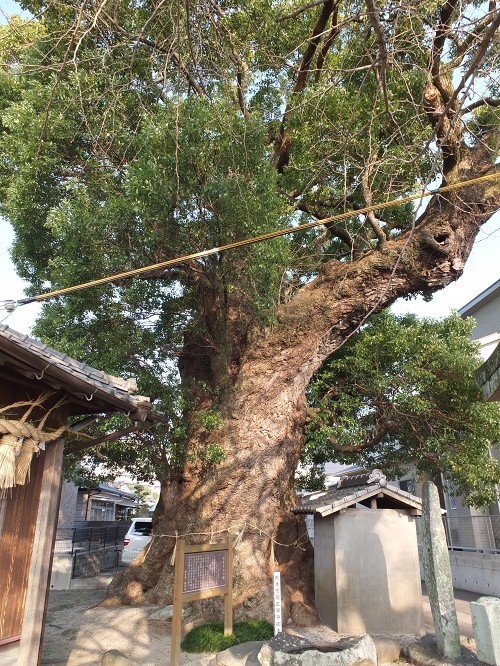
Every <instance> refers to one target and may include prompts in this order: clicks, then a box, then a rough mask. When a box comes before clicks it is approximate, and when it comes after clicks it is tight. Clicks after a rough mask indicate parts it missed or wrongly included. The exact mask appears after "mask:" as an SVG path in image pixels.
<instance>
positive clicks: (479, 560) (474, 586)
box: [418, 545, 500, 597]
mask: <svg viewBox="0 0 500 666" xmlns="http://www.w3.org/2000/svg"><path fill="white" fill-rule="evenodd" d="M418 551H419V559H420V575H421V577H422V580H425V579H424V572H423V568H422V553H421V546H420V545H419V547H418ZM449 553H450V565H451V575H452V577H453V587H454V588H455V589H456V590H467V591H468V592H477V593H478V594H483V595H485V596H488V597H500V554H499V553H476V552H468V551H466V550H450V551H449Z"/></svg>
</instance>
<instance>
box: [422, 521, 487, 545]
mask: <svg viewBox="0 0 500 666" xmlns="http://www.w3.org/2000/svg"><path fill="white" fill-rule="evenodd" d="M443 524H444V530H445V533H446V540H447V542H448V548H449V549H450V550H462V551H471V552H479V553H500V516H465V517H455V516H443ZM417 532H418V540H419V543H421V538H420V537H421V524H420V520H418V521H417Z"/></svg>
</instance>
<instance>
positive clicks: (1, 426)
mask: <svg viewBox="0 0 500 666" xmlns="http://www.w3.org/2000/svg"><path fill="white" fill-rule="evenodd" d="M50 395H51V394H49V393H44V394H42V395H40V396H39V397H38V398H37V399H36V400H34V401H31V402H28V401H26V402H16V403H14V404H12V405H7V406H6V407H3V408H1V409H0V414H5V413H6V412H10V411H12V410H14V409H19V408H21V407H28V409H27V410H26V412H25V413H24V414H23V416H21V418H19V419H11V418H9V419H7V418H0V491H2V490H6V489H7V488H13V487H14V486H23V485H24V484H25V483H27V482H28V481H29V471H30V466H31V460H32V458H33V455H34V454H38V453H39V452H40V451H41V450H42V451H43V450H44V449H45V444H46V442H52V441H54V440H56V439H58V438H59V437H60V436H61V435H62V433H63V432H64V431H65V430H66V426H62V427H60V428H58V429H57V430H54V431H51V432H49V431H46V430H44V429H43V428H44V426H45V422H46V421H47V419H48V417H49V416H50V414H51V413H52V412H53V411H54V410H55V409H57V408H58V407H60V406H61V405H62V404H63V402H64V400H59V401H58V402H57V403H56V404H55V405H54V406H53V407H51V408H50V409H49V410H47V412H46V413H45V415H44V417H43V419H42V420H41V421H40V422H39V423H38V424H37V425H33V423H30V422H28V417H29V415H30V414H31V412H32V411H33V409H35V407H41V406H42V405H43V403H44V402H45V401H46V400H47V399H48V398H49V397H50Z"/></svg>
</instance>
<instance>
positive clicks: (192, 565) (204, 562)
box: [183, 550, 227, 592]
mask: <svg viewBox="0 0 500 666" xmlns="http://www.w3.org/2000/svg"><path fill="white" fill-rule="evenodd" d="M226 563H227V551H226V550H212V551H208V552H201V553H186V554H185V556H184V585H183V592H198V591H199V590H209V589H212V588H214V587H225V586H226V585H227V564H226Z"/></svg>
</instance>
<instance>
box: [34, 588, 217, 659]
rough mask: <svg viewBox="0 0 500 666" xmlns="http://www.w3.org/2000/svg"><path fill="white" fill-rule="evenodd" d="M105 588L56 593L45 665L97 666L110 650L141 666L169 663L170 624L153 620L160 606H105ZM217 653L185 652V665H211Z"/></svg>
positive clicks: (51, 599)
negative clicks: (153, 614)
mask: <svg viewBox="0 0 500 666" xmlns="http://www.w3.org/2000/svg"><path fill="white" fill-rule="evenodd" d="M105 594H106V590H105V589H93V590H92V589H91V590H88V589H87V590H84V589H80V590H67V591H66V590H64V591H52V592H51V593H50V595H49V607H48V617H47V624H46V628H45V636H44V642H43V653H42V662H41V663H42V664H44V665H45V666H48V665H52V664H53V665H54V666H55V665H56V664H57V665H58V666H59V665H61V664H65V665H67V666H97V665H98V664H100V660H101V656H102V654H103V653H104V652H106V650H111V649H117V650H121V652H123V653H124V654H126V655H127V657H129V658H130V659H133V660H134V661H137V662H139V663H140V664H154V666H167V665H168V664H169V663H170V622H166V621H158V620H149V619H148V618H149V615H150V614H151V613H152V612H153V611H154V610H157V609H158V606H141V607H130V606H120V607H118V608H102V607H99V606H98V604H100V603H101V601H102V600H103V599H104V597H105ZM213 657H214V655H212V654H209V655H205V654H203V655H187V654H185V653H183V654H182V657H181V664H185V665H186V666H188V665H189V664H193V665H194V664H196V666H207V664H208V662H209V661H210V659H212V658H213Z"/></svg>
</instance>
